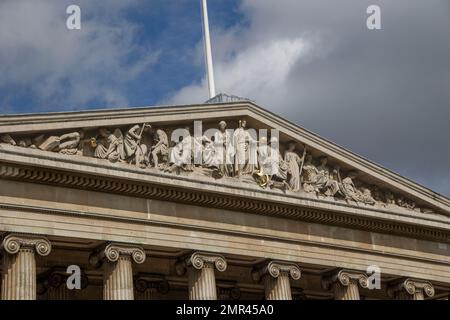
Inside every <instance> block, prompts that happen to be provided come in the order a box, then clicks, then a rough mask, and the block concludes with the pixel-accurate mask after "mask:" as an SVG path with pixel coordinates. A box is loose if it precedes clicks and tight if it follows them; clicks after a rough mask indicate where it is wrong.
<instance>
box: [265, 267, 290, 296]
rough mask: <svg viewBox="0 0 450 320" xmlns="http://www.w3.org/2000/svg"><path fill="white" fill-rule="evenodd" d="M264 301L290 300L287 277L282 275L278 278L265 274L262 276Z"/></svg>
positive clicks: (284, 274) (285, 274)
mask: <svg viewBox="0 0 450 320" xmlns="http://www.w3.org/2000/svg"><path fill="white" fill-rule="evenodd" d="M264 290H265V295H266V300H292V293H291V284H290V281H289V275H288V274H287V273H282V274H280V275H279V276H278V278H274V277H272V276H271V275H268V274H266V275H265V276H264Z"/></svg>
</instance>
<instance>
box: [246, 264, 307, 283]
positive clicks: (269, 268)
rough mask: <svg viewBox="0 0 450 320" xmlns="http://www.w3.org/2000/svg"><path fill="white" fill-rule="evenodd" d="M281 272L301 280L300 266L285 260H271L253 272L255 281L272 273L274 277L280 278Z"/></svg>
mask: <svg viewBox="0 0 450 320" xmlns="http://www.w3.org/2000/svg"><path fill="white" fill-rule="evenodd" d="M281 274H286V275H288V276H290V277H291V278H292V279H293V280H299V279H300V278H301V276H302V272H301V271H300V268H299V266H298V265H297V264H295V263H290V262H283V261H270V262H268V263H266V264H264V265H262V266H261V267H259V268H256V270H255V271H253V273H252V277H253V279H254V280H255V281H259V280H260V279H261V277H263V276H264V275H270V276H271V277H272V278H278V277H279V276H280V275H281Z"/></svg>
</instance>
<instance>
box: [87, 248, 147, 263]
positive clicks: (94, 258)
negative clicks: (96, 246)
mask: <svg viewBox="0 0 450 320" xmlns="http://www.w3.org/2000/svg"><path fill="white" fill-rule="evenodd" d="M123 257H125V258H129V259H131V260H132V261H134V262H135V263H137V264H142V263H144V262H145V259H146V254H145V251H144V249H143V248H142V247H140V246H137V245H128V244H121V243H120V244H119V243H110V244H108V245H106V246H105V247H104V248H102V249H101V250H99V251H97V252H95V253H93V254H92V255H91V256H90V257H89V262H90V263H91V264H92V265H101V261H102V260H103V259H105V260H106V261H109V262H116V261H118V260H119V258H123Z"/></svg>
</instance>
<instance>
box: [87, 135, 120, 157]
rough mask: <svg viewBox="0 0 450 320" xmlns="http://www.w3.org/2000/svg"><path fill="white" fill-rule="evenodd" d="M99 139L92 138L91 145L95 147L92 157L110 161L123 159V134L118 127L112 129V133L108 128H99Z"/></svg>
mask: <svg viewBox="0 0 450 320" xmlns="http://www.w3.org/2000/svg"><path fill="white" fill-rule="evenodd" d="M99 134H100V136H101V139H100V140H99V141H96V140H95V138H93V139H92V140H91V141H92V146H93V147H95V151H94V157H96V158H100V159H108V160H109V161H111V162H116V161H119V160H121V159H122V160H123V159H125V152H124V149H123V135H122V131H120V130H119V129H116V130H114V133H111V132H109V130H107V129H104V128H101V129H99Z"/></svg>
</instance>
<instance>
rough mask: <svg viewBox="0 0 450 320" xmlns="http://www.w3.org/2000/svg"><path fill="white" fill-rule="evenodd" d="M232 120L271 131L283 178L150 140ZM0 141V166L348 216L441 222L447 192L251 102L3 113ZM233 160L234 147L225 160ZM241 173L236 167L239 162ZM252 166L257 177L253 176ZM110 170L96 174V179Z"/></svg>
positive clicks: (448, 211) (449, 209) (448, 209)
mask: <svg viewBox="0 0 450 320" xmlns="http://www.w3.org/2000/svg"><path fill="white" fill-rule="evenodd" d="M240 120H245V121H246V122H247V129H256V130H259V129H267V130H269V132H270V130H271V129H277V130H279V142H280V154H281V156H282V159H281V161H282V162H283V165H284V167H283V170H285V171H286V172H285V176H283V175H280V177H275V176H271V175H270V174H267V172H263V171H262V170H261V168H258V163H257V164H256V166H255V167H254V168H253V169H254V170H251V171H248V172H241V173H240V174H239V176H237V175H236V172H231V173H226V172H225V173H224V172H222V171H224V169H223V168H222V169H220V168H218V166H217V165H216V164H214V163H210V164H208V165H198V166H195V165H193V166H191V167H190V168H186V167H183V166H184V164H183V163H179V164H176V165H175V167H173V163H172V162H171V161H172V160H169V158H170V153H171V152H172V149H171V148H174V147H176V145H177V144H176V143H175V142H172V143H171V142H170V141H169V143H168V145H165V143H159V144H158V142H159V141H160V139H158V137H159V136H158V130H162V131H163V132H165V133H166V134H167V136H168V139H169V140H170V138H171V133H172V132H173V131H174V130H175V129H179V128H185V127H186V126H189V127H190V129H191V132H192V133H193V131H194V130H193V123H194V121H202V129H203V131H205V130H207V129H210V128H218V126H219V122H220V121H225V122H226V123H227V129H237V128H238V127H239V121H240ZM143 124H149V125H151V129H150V128H148V129H146V128H143ZM143 129H144V130H143ZM130 131H131V138H132V139H131V140H133V139H134V140H138V139H137V137H134V138H133V135H136V136H141V139H139V143H138V144H137V145H138V148H140V147H139V145H143V147H144V149H139V150H141V151H142V153H143V154H142V157H141V158H140V159H139V160H137V159H136V151H135V148H136V145H133V143H132V142H133V141H131V143H129V145H127V142H126V141H124V140H127V134H128V133H129V132H130ZM192 135H194V134H192ZM231 137H232V134H231ZM128 138H130V137H128ZM159 138H161V137H159ZM0 139H1V141H0V142H1V143H0V163H15V164H20V165H23V166H24V167H30V166H37V167H38V166H44V165H46V163H47V162H46V161H49V162H48V165H47V168H51V164H50V162H51V163H57V162H60V165H59V166H58V168H57V169H59V170H63V171H64V170H69V171H73V170H75V169H74V165H75V164H78V165H80V166H84V168H89V167H90V166H91V168H100V167H101V168H107V169H108V170H107V171H105V172H109V173H111V172H114V171H115V169H117V170H118V169H119V168H120V170H128V171H127V172H133V174H136V175H137V176H139V174H141V175H148V176H149V177H150V178H149V179H150V180H151V181H157V182H158V184H164V183H166V182H167V181H169V180H167V179H172V180H173V181H179V182H176V183H175V184H177V183H178V184H180V183H181V184H182V182H180V181H186V179H187V180H190V181H191V180H192V181H195V182H196V183H197V185H198V188H202V185H203V186H204V187H205V190H208V192H215V191H217V194H225V193H227V192H230V193H233V191H230V190H232V188H240V189H242V190H244V191H242V192H240V193H236V192H235V194H234V195H241V196H245V195H248V196H249V197H250V196H253V195H254V194H258V193H260V194H261V195H262V197H263V198H265V199H266V201H269V200H270V199H272V201H274V202H276V201H284V199H287V200H286V201H287V202H288V203H289V202H290V203H291V204H292V205H294V206H295V205H297V204H299V203H301V204H302V206H304V207H307V206H312V207H315V206H316V205H318V204H320V206H319V207H320V208H321V209H324V210H334V209H336V210H337V209H339V208H341V209H342V208H343V207H345V208H354V210H355V212H362V211H365V210H366V211H367V210H368V211H371V212H372V211H373V212H382V213H387V214H390V213H395V214H400V215H402V214H405V215H410V216H411V217H412V218H417V217H424V218H426V219H431V220H433V219H437V220H436V221H435V222H436V223H444V224H445V223H448V217H449V216H450V200H449V199H448V198H446V197H444V196H442V195H439V194H437V193H435V192H433V191H431V190H429V189H427V188H425V187H423V186H421V185H419V184H416V183H414V182H412V181H410V180H408V179H406V178H404V177H401V176H400V175H398V174H395V173H393V172H391V171H389V170H387V169H385V168H383V167H381V166H379V165H377V164H375V163H373V162H371V161H369V160H366V159H364V158H362V157H360V156H358V155H356V154H354V153H352V152H350V151H348V150H346V149H344V148H342V147H340V146H338V145H336V144H333V143H332V142H329V141H327V140H326V139H323V138H321V137H319V136H317V135H315V134H313V133H311V132H309V131H307V130H305V129H303V128H301V127H299V126H297V125H296V124H294V123H291V122H289V121H287V120H285V119H283V118H281V117H279V116H277V115H275V114H273V113H271V112H269V111H266V110H264V109H263V108H261V107H259V106H258V105H256V104H254V103H252V102H237V103H225V104H207V105H189V106H172V107H155V108H134V109H126V110H119V109H118V110H100V111H86V112H70V113H53V114H35V115H11V116H2V117H0ZM256 140H257V139H256ZM290 141H294V142H295V149H294V150H291V151H290V153H288V154H287V153H286V151H287V143H288V142H290ZM213 142H214V141H213ZM180 143H181V142H180ZM114 144H122V146H121V147H120V148H121V149H120V151H119V149H118V148H115V149H114V147H113V146H112V145H114ZM203 147H205V146H203ZM304 147H306V152H304ZM127 148H128V149H127ZM233 148H236V146H233ZM212 149H214V147H213V146H212ZM154 150H157V152H155V154H156V157H157V159H158V160H157V161H158V162H159V163H158V166H155V163H154V156H155V155H152V151H154ZM179 152H181V153H182V150H181V149H180V151H179ZM208 152H211V150H209V151H208ZM212 152H214V150H212ZM294 154H296V156H295V155H294ZM305 155H306V156H305ZM236 156H237V155H236V152H234V154H233V155H231V156H230V157H234V158H235V157H236ZM308 156H309V157H308ZM287 157H289V159H287ZM27 159H28V160H27ZM36 159H40V160H38V161H37V160H36ZM323 159H326V160H323ZM325 161H326V163H325ZM321 162H322V163H321ZM65 164H67V167H66V166H65ZM69 164H70V165H69ZM171 167H172V168H171ZM55 168H56V167H55ZM231 168H232V169H230V171H233V170H235V168H236V165H233V164H231ZM5 170H6V169H5ZM5 170H4V171H5ZM86 170H87V169H86ZM105 170H106V169H105ZM221 170H222V171H221ZM240 170H242V171H244V169H243V168H241V169H240ZM225 171H226V170H225ZM255 171H258V172H259V173H260V174H259V175H258V174H255ZM5 172H6V171H5ZM95 172H96V170H93V171H91V172H89V173H90V174H95ZM97 172H99V171H97ZM109 173H103V172H102V174H104V175H107V174H109ZM296 174H298V175H299V176H298V179H299V180H298V181H296V180H295V177H294V179H293V178H292V177H293V176H295V175H296ZM119 176H120V174H119ZM5 177H6V174H5ZM133 177H134V176H133ZM133 179H134V178H133ZM164 179H166V180H164ZM268 180H269V181H268ZM167 183H168V182H167ZM227 188H228V189H227ZM319 207H315V208H319ZM440 217H441V218H440ZM433 221H434V220H433Z"/></svg>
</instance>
